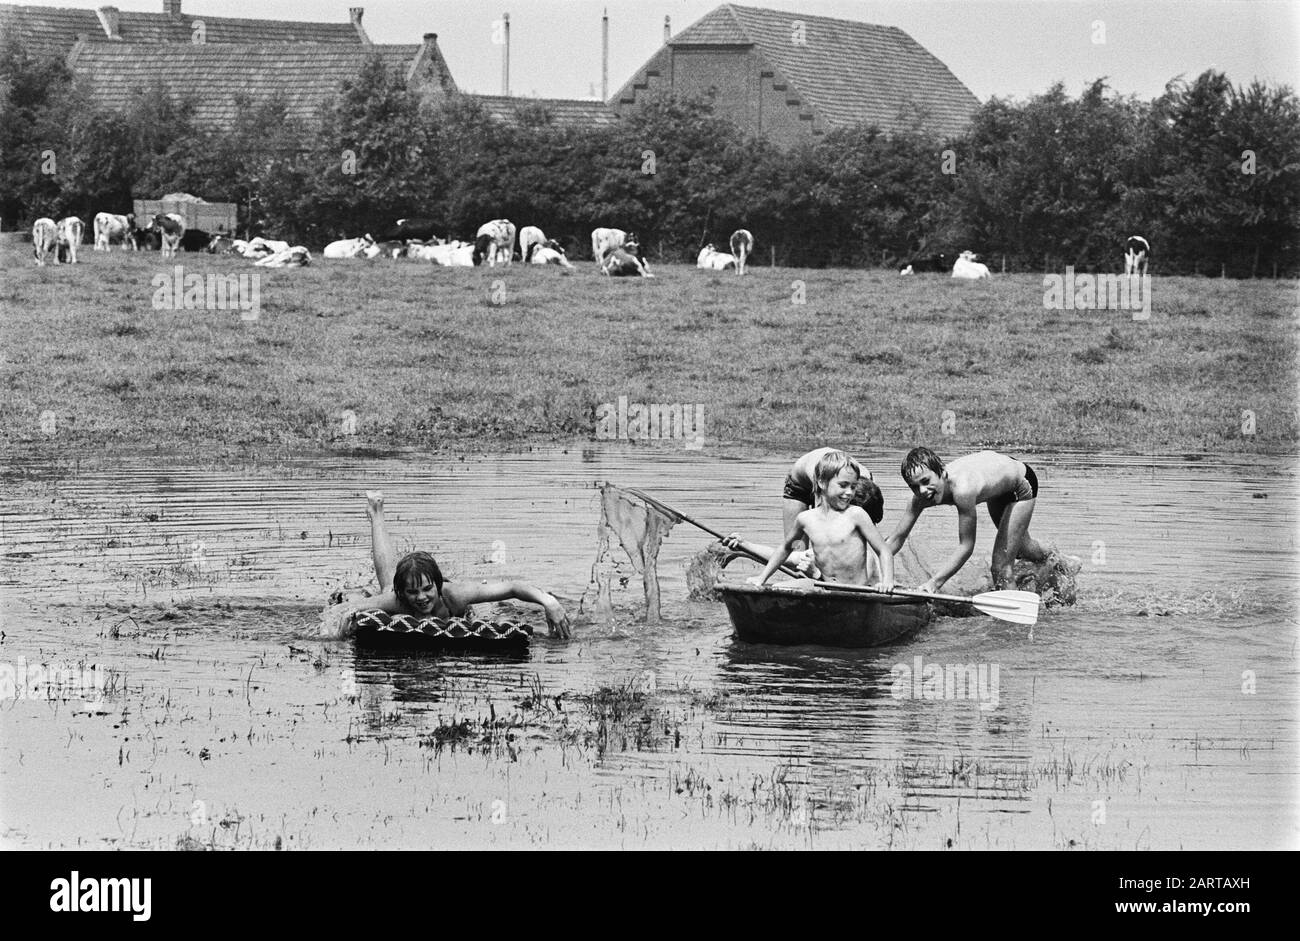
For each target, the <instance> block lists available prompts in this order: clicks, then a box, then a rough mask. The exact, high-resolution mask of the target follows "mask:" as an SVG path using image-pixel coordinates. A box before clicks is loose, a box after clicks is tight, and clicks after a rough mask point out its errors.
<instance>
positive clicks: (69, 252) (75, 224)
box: [57, 216, 86, 265]
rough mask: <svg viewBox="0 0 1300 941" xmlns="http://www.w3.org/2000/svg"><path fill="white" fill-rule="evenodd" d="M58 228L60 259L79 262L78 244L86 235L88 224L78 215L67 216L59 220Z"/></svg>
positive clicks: (71, 262) (73, 263) (72, 263)
mask: <svg viewBox="0 0 1300 941" xmlns="http://www.w3.org/2000/svg"><path fill="white" fill-rule="evenodd" d="M58 228H59V234H58V251H57V256H58V260H59V261H66V262H67V263H68V264H70V265H75V264H76V263H77V246H78V245H80V244H81V242H82V239H84V238H85V237H86V224H85V223H84V222H82V221H81V220H80V219H78V218H77V217H76V216H67V217H66V218H63V219H60V220H59V226H58Z"/></svg>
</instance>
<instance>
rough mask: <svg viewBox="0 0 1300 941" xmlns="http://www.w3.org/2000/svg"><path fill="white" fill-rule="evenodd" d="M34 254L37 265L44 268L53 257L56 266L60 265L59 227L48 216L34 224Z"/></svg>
mask: <svg viewBox="0 0 1300 941" xmlns="http://www.w3.org/2000/svg"><path fill="white" fill-rule="evenodd" d="M32 254H34V255H35V256H36V264H38V265H39V266H40V267H42V268H44V267H45V262H46V261H47V260H49V258H50V257H51V256H53V258H54V263H55V264H56V265H57V264H58V263H59V227H58V225H56V224H55V222H54V220H53V219H51V218H49V217H48V216H42V217H41V218H39V219H37V220H36V221H35V222H33V223H32Z"/></svg>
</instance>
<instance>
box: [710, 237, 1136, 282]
mask: <svg viewBox="0 0 1300 941" xmlns="http://www.w3.org/2000/svg"><path fill="white" fill-rule="evenodd" d="M710 247H712V246H710ZM700 257H701V261H702V260H703V255H702V254H701V256H700ZM978 257H979V256H978V255H976V254H975V253H974V252H972V251H964V252H962V253H961V254H960V255H958V256H957V257H956V258H952V257H950V256H949V255H947V254H945V253H944V252H933V253H931V254H929V255H921V256H918V257H916V258H913V259H912V260H911V261H909V262H908V263H907V264H905V265H904V266H903V267H902V268H900V269H899V270H898V273H899V274H915V273H917V272H918V271H938V272H943V271H951V272H952V276H953V277H954V278H961V279H964V280H967V281H977V280H979V279H980V278H987V277H988V276H989V268H988V265H985V264H981V263H980V262H978V261H976V260H975V259H976V258H978ZM1150 260H1151V243H1150V242H1148V241H1147V240H1146V239H1144V238H1143V237H1142V236H1140V235H1134V236H1131V237H1130V238H1129V239H1128V240H1127V241H1126V242H1125V243H1124V273H1125V274H1126V275H1145V274H1146V273H1147V264H1148V262H1150ZM700 267H703V264H701V266H700Z"/></svg>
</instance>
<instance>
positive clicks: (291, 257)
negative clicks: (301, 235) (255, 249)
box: [253, 245, 311, 268]
mask: <svg viewBox="0 0 1300 941" xmlns="http://www.w3.org/2000/svg"><path fill="white" fill-rule="evenodd" d="M253 264H254V265H256V266H257V267H259V268H306V267H307V266H308V265H310V264H311V252H309V251H307V249H305V248H303V247H302V246H301V245H295V246H293V248H286V249H285V250H284V251H282V252H276V253H274V254H272V255H267V256H266V257H265V258H261V259H258V260H257V261H255V262H253Z"/></svg>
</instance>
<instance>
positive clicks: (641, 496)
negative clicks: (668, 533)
mask: <svg viewBox="0 0 1300 941" xmlns="http://www.w3.org/2000/svg"><path fill="white" fill-rule="evenodd" d="M623 492H624V493H630V494H631V495H632V496H634V497H636V498H637V499H638V500H643V501H644V502H646V503H647V504H649V505H650V506H652V507H654V508H655V509H656V510H658V511H659V512H660V513H662V514H664V515H665V516H671V517H673V518H674V519H675V520H677V521H678V522H679V523H690V524H691V525H692V526H694V527H695V528H696V529H702V530H704V531H705V532H706V533H708V534H709V535H710V536H712V537H713V538H714V539H717V540H719V541H721V540H724V539H726V538H727V537H725V536H723V535H722V533H720V532H717V531H716V530H713V529H710V528H709V527H707V526H705V525H704V524H703V523H700V522H697V521H695V520H693V519H691V518H690V517H689V516H687V515H686V514H685V513H681V512H679V511H677V510H674V509H673V508H672V507H670V506H669V505H668V504H666V503H662V502H660V501H659V500H656V499H655V498H654V497H652V496H650V494H648V493H643V492H641V491H640V490H632V489H630V488H629V489H624V490H623ZM736 551H737V552H740V553H743V554H744V555H747V556H749V557H750V558H751V559H753V560H754V561H755V562H762V563H763V564H764V565H766V564H767V563H768V562H769V561H771V560H770V559H765V558H763V557H762V556H761V555H759V554H758V553H757V552H751V551H750V550H749V549H746V548H744V547H743V546H737V547H736ZM781 571H782V572H785V573H786V574H787V575H793V576H794V577H795V578H802V577H803V576H802V575H801V574H800V573H799V571H798V570H797V569H795V568H794V567H793V566H790V565H782V566H781Z"/></svg>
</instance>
